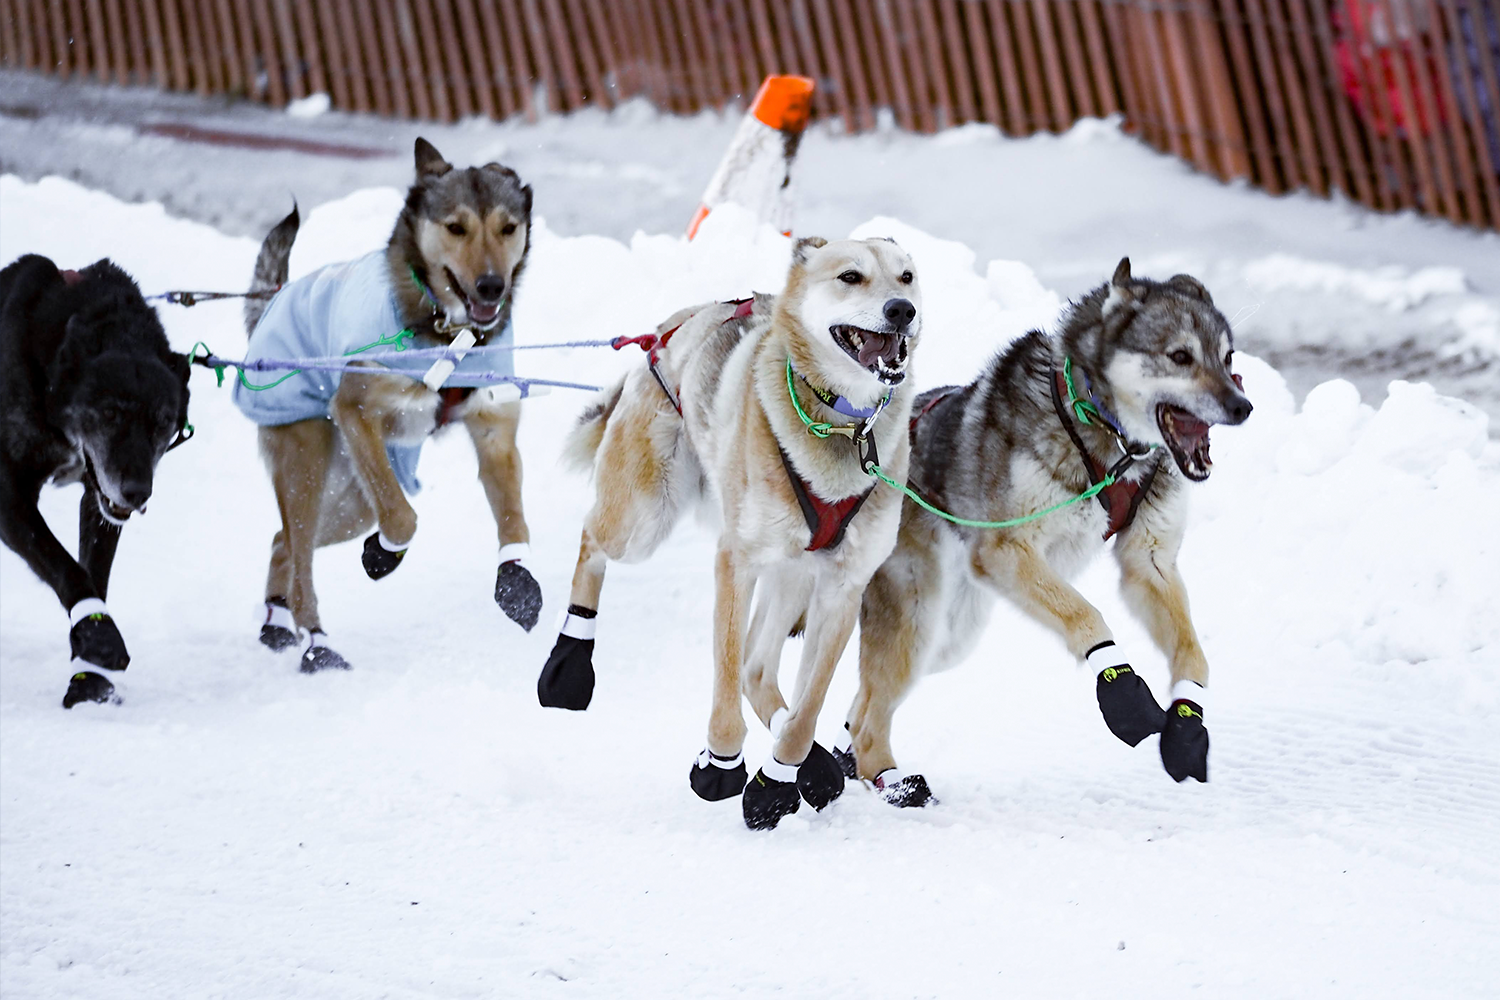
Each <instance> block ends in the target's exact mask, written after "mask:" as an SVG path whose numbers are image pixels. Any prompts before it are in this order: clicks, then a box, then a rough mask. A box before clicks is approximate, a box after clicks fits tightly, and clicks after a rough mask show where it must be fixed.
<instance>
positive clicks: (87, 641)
mask: <svg viewBox="0 0 1500 1000" xmlns="http://www.w3.org/2000/svg"><path fill="white" fill-rule="evenodd" d="M69 617H70V618H72V619H73V627H72V628H71V629H69V630H68V645H69V646H71V647H72V650H73V659H75V660H83V661H84V662H85V663H87V664H89V665H90V666H94V667H100V668H102V669H104V670H124V669H125V668H126V667H128V666H130V654H129V653H128V652H126V650H125V639H124V637H122V636H121V635H120V630H119V629H118V628H116V627H115V620H114V619H113V618H111V617H110V616H109V610H108V609H107V608H105V606H104V602H103V601H101V600H99V599H98V598H96V597H90V598H88V599H86V600H82V601H79V602H78V603H77V604H75V605H73V610H72V612H71V613H70V614H69Z"/></svg>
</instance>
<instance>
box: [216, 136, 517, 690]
mask: <svg viewBox="0 0 1500 1000" xmlns="http://www.w3.org/2000/svg"><path fill="white" fill-rule="evenodd" d="M416 173H417V177H416V182H415V183H414V184H413V185H412V186H411V189H410V191H409V192H408V193H407V198H406V204H405V206H404V207H403V208H402V210H401V214H400V215H399V217H398V218H397V220H396V226H395V230H394V232H392V234H391V238H390V241H389V242H388V243H387V245H386V247H385V248H384V249H382V250H377V251H375V252H373V253H370V254H367V255H366V256H364V257H361V258H359V259H357V260H354V261H349V262H346V263H341V264H332V265H329V266H327V267H324V268H322V269H320V270H318V271H315V272H314V273H312V274H309V275H306V276H305V277H302V278H299V279H297V280H296V281H294V282H290V283H288V282H287V280H286V279H287V271H288V260H289V258H290V255H291V248H292V243H293V241H294V240H295V238H296V235H297V229H298V225H299V219H298V215H297V211H296V209H293V211H292V213H291V214H290V215H288V216H287V217H286V218H285V219H283V220H282V221H281V222H280V223H279V224H278V225H277V226H276V227H275V228H274V229H273V230H272V231H271V233H270V234H269V235H268V236H267V237H266V239H265V242H264V243H263V244H262V246H261V250H260V255H259V257H258V259H257V261H256V267H255V277H254V280H253V282H252V291H253V292H255V293H262V292H264V293H270V292H274V295H273V296H272V297H271V298H270V299H269V301H266V300H265V299H263V298H260V297H257V296H255V295H252V297H251V298H250V299H249V300H248V303H247V306H246V310H245V322H246V328H247V330H248V331H249V333H250V343H249V347H248V349H247V358H248V359H249V360H251V361H255V360H265V359H289V358H291V359H295V358H344V357H347V358H349V362H350V364H351V365H353V366H354V370H349V371H343V372H339V371H332V372H327V371H313V370H303V371H300V372H296V373H295V374H292V375H290V376H289V377H286V378H284V379H281V380H278V378H277V377H276V376H274V375H272V376H269V377H267V376H259V380H258V381H257V380H252V378H251V377H250V375H251V373H246V374H245V375H244V376H243V377H242V378H241V379H240V381H239V382H238V383H237V384H236V386H235V403H236V405H238V406H239V407H240V409H241V411H243V412H244V413H245V414H246V415H247V416H249V417H250V418H251V419H252V420H253V421H255V423H257V424H258V425H260V431H259V436H260V448H261V453H262V455H263V457H264V458H265V461H266V465H267V468H268V470H269V472H270V475H271V483H272V485H273V487H274V488H275V491H276V503H277V506H278V508H279V510H280V514H281V530H280V531H278V532H277V533H276V537H275V539H274V540H273V541H272V544H271V565H270V571H269V573H268V574H267V579H266V597H265V602H266V615H265V620H264V622H263V624H262V626H261V632H260V640H261V642H262V643H264V644H265V645H266V646H267V647H269V648H271V649H272V650H276V651H281V650H285V649H291V648H293V647H295V646H297V645H298V644H299V641H300V642H303V643H305V645H304V647H303V652H302V660H301V669H302V670H303V671H304V672H308V673H312V672H316V671H319V670H324V669H328V668H347V667H348V666H349V663H348V661H347V660H346V659H345V658H344V657H343V656H341V655H340V654H339V653H337V652H335V651H334V650H333V649H332V648H331V647H330V646H329V644H328V640H327V634H326V632H325V631H324V628H323V624H322V620H321V619H320V617H319V615H318V599H317V594H316V592H315V591H314V589H313V580H312V557H313V552H314V550H315V549H317V548H319V547H321V546H324V545H333V544H336V543H338V542H343V541H349V540H351V539H354V538H358V537H360V536H361V535H365V534H366V533H367V532H368V533H369V534H368V535H367V537H366V538H365V542H364V550H363V555H362V561H363V564H364V568H365V571H366V573H368V574H369V576H370V577H371V578H372V579H377V580H378V579H381V578H383V577H385V576H386V575H388V574H390V573H391V572H393V571H394V570H395V569H396V567H397V566H399V565H400V563H401V559H402V557H403V556H404V555H405V554H406V551H407V548H408V547H409V546H410V545H411V544H412V541H413V539H414V537H415V535H416V532H417V514H416V511H415V510H413V509H412V506H411V503H410V501H409V500H408V498H407V497H408V494H409V493H415V492H416V490H417V489H418V488H419V486H418V482H417V479H416V465H417V456H418V454H419V452H420V449H421V446H422V443H423V442H424V441H425V440H426V439H427V438H428V437H430V436H431V435H433V434H434V433H436V432H438V431H440V430H443V429H445V428H447V427H449V426H451V425H454V424H462V425H463V426H464V429H465V430H467V431H468V433H469V436H470V438H471V439H472V441H473V443H474V450H475V452H476V454H477V455H478V458H479V479H480V482H481V483H482V484H483V486H484V491H485V495H486V497H487V498H488V500H489V502H490V507H491V510H492V511H493V513H494V516H495V523H496V526H497V529H498V533H499V545H500V552H499V562H500V568H499V572H498V574H497V578H496V584H495V600H496V602H497V603H498V604H499V605H500V607H501V609H502V610H503V611H504V612H505V613H506V614H507V615H508V616H509V617H510V618H511V619H512V620H513V621H515V622H516V623H518V624H519V625H521V626H522V627H523V628H525V629H527V630H528V631H529V630H530V629H531V628H532V627H533V626H534V625H535V624H536V622H537V618H538V616H539V615H540V612H541V605H542V599H541V589H540V587H539V586H538V585H537V583H536V580H535V579H534V578H533V577H532V575H531V573H530V571H529V570H528V569H527V568H526V565H525V559H526V556H527V554H528V543H529V542H530V537H531V536H530V532H529V530H528V529H527V526H526V518H525V514H524V512H523V509H522V504H521V457H520V454H519V452H518V450H517V448H516V428H517V424H518V422H519V418H520V413H519V409H520V405H519V403H517V402H515V401H514V399H513V398H507V397H506V396H504V395H503V394H501V393H499V392H497V391H495V390H494V389H492V388H485V387H486V386H492V385H493V384H494V383H495V377H496V376H497V375H509V374H511V367H510V366H511V361H510V358H511V355H510V354H509V353H508V352H495V353H484V354H482V355H468V356H467V357H465V358H464V359H463V360H461V361H460V362H459V363H458V365H457V367H456V369H455V370H454V371H452V373H451V374H449V375H448V376H447V377H446V378H442V379H441V380H440V381H438V380H435V379H434V378H432V377H430V373H429V367H428V365H424V364H420V363H414V362H411V361H407V360H405V359H403V357H402V352H404V351H406V350H408V349H409V348H425V347H444V346H449V345H452V346H454V347H455V348H461V347H464V346H465V345H468V346H503V345H505V344H506V343H508V342H509V339H510V338H511V336H512V333H511V325H510V315H511V306H512V303H513V302H514V298H515V289H516V284H517V282H518V280H519V279H520V277H521V273H522V271H523V269H524V267H525V264H526V258H527V254H528V252H529V250H530V248H531V188H530V187H528V186H526V185H524V184H522V183H521V179H520V178H519V177H518V176H517V175H516V173H515V171H513V170H511V169H509V168H508V167H504V166H501V165H500V164H498V163H488V164H485V165H484V166H481V167H469V168H466V169H462V170H457V169H454V167H453V165H452V164H450V163H448V162H447V161H446V160H445V159H443V157H442V155H441V154H440V153H439V152H438V151H437V150H436V149H435V148H433V146H432V145H431V144H430V143H428V142H427V141H426V140H424V139H418V140H417V143H416ZM425 360H426V361H428V362H430V360H431V359H430V358H427V359H425ZM424 375H426V376H428V377H426V378H425V380H424ZM434 385H435V386H436V387H435V388H434V387H433V386H434ZM371 528H374V529H375V530H374V531H371ZM299 633H300V635H301V636H302V637H305V638H299Z"/></svg>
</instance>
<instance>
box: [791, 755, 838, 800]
mask: <svg viewBox="0 0 1500 1000" xmlns="http://www.w3.org/2000/svg"><path fill="white" fill-rule="evenodd" d="M797 791H799V792H801V793H802V797H803V798H804V799H806V800H807V804H808V805H810V806H812V807H813V808H814V809H816V810H818V811H819V812H821V811H822V810H823V809H824V808H826V807H827V806H828V804H829V803H830V802H832V801H833V800H834V799H836V798H838V797H839V796H840V795H843V794H844V770H843V768H841V767H840V766H839V762H838V761H836V760H834V758H833V754H831V753H829V752H828V751H827V750H825V749H823V746H822V745H821V744H819V743H814V744H813V745H812V749H810V750H808V751H807V759H806V760H804V761H803V762H802V763H801V764H800V765H799V766H798V767H797Z"/></svg>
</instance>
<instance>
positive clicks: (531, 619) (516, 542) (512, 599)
mask: <svg viewBox="0 0 1500 1000" xmlns="http://www.w3.org/2000/svg"><path fill="white" fill-rule="evenodd" d="M520 419H521V404H520V403H505V404H503V405H501V406H499V407H497V408H494V409H481V410H477V411H476V412H473V413H471V414H469V415H468V416H466V417H465V418H464V426H465V427H466V428H468V431H469V437H470V438H472V439H473V441H474V453H475V454H476V455H477V456H478V457H479V481H480V482H481V483H482V484H484V495H485V496H486V497H487V498H488V499H489V502H490V510H491V511H493V512H494V515H495V526H496V528H497V529H498V530H499V533H500V569H499V572H498V573H497V574H496V576H495V603H496V604H498V605H500V610H501V611H504V612H505V614H506V617H508V618H509V619H510V620H511V621H513V622H515V623H516V624H517V625H519V626H521V627H522V628H523V629H525V630H526V631H528V632H530V631H531V630H532V629H533V628H535V627H536V623H537V619H538V618H539V617H541V613H542V588H541V586H540V585H539V584H538V583H537V582H536V578H535V577H533V576H532V575H531V571H530V570H529V569H528V568H527V567H526V564H525V559H526V558H527V557H528V556H529V555H530V554H531V544H530V543H531V531H530V529H529V528H527V526H526V514H525V512H524V511H523V510H522V507H521V452H520V449H518V448H517V447H516V426H517V424H519V423H520Z"/></svg>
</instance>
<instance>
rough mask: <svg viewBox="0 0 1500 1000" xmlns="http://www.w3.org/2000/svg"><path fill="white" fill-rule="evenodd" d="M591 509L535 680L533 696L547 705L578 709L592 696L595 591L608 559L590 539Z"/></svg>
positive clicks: (596, 612) (601, 582) (600, 584)
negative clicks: (557, 623)
mask: <svg viewBox="0 0 1500 1000" xmlns="http://www.w3.org/2000/svg"><path fill="white" fill-rule="evenodd" d="M594 521H595V518H594V515H593V514H592V512H591V513H590V515H589V519H588V521H587V522H585V524H584V528H583V538H582V539H581V540H580V541H579V543H578V566H577V567H576V568H575V569H574V570H573V590H572V592H571V594H570V596H569V601H570V603H569V605H568V610H567V613H566V615H565V616H564V617H563V623H562V628H561V630H560V631H559V632H558V636H557V642H556V643H554V644H553V646H552V653H551V654H550V655H549V656H548V657H547V662H546V664H545V665H544V666H543V667H542V674H541V676H540V677H538V678H537V681H536V696H537V700H538V701H539V702H541V703H542V705H544V706H545V707H547V708H567V709H572V710H573V711H578V712H581V711H583V710H584V709H586V708H588V707H589V702H590V701H592V700H593V698H594V629H595V626H596V624H597V622H596V619H597V618H598V616H599V594H600V592H601V591H602V590H603V589H604V570H605V567H606V566H607V565H608V563H609V560H608V558H607V557H606V556H605V554H604V550H603V549H602V548H600V547H599V545H598V543H596V542H595V541H594V534H593V531H592V530H591V528H592V526H593V524H594Z"/></svg>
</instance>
